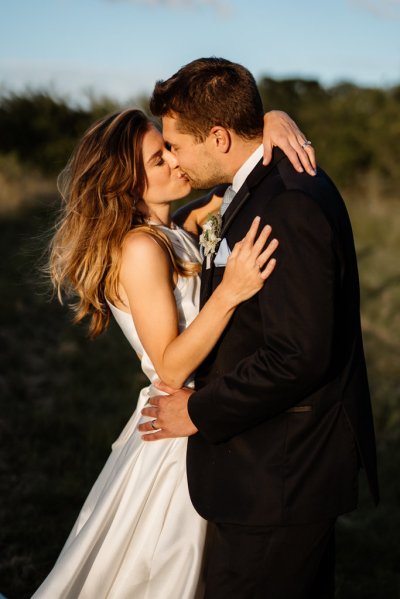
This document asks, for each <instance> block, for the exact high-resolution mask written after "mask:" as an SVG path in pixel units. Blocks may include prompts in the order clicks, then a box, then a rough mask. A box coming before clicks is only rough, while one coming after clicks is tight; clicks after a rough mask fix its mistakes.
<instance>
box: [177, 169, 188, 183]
mask: <svg viewBox="0 0 400 599" xmlns="http://www.w3.org/2000/svg"><path fill="white" fill-rule="evenodd" d="M178 179H183V180H184V181H189V177H188V176H187V175H186V174H185V173H183V172H182V171H181V172H180V173H178Z"/></svg>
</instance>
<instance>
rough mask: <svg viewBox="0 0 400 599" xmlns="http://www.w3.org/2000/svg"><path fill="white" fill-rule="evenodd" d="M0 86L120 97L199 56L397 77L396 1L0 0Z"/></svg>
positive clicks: (334, 76)
mask: <svg viewBox="0 0 400 599" xmlns="http://www.w3.org/2000/svg"><path fill="white" fill-rule="evenodd" d="M0 8H1V13H0V14H1V20H0V85H1V86H2V87H5V88H6V89H12V90H21V89H23V88H24V87H25V86H27V85H29V86H30V87H33V88H36V87H42V88H43V87H45V88H48V87H49V86H50V87H51V88H52V89H53V90H55V91H56V92H58V93H60V94H62V95H66V96H68V97H69V98H70V99H72V100H79V101H81V100H82V98H84V97H85V96H86V95H87V93H88V91H89V90H90V91H92V92H94V93H96V94H106V95H110V96H112V97H115V98H117V99H119V100H122V101H125V100H127V99H128V98H132V97H135V96H137V95H139V94H141V93H145V94H148V93H150V92H151V89H152V86H153V84H154V82H155V80H156V79H165V78H167V77H169V76H170V75H172V74H173V73H174V72H175V71H176V70H177V69H178V68H179V67H180V66H182V65H183V64H185V63H187V62H189V61H190V60H192V59H194V58H198V57H200V56H211V55H216V56H223V57H225V58H229V59H230V60H233V61H236V62H240V63H242V64H244V65H245V66H247V67H248V68H249V69H250V70H251V71H252V72H253V74H254V75H255V76H256V77H257V78H258V77H260V76H261V75H263V74H266V75H270V76H272V77H276V78H282V77H290V76H300V77H305V78H317V79H319V80H320V81H321V82H322V83H324V84H328V85H329V84H331V83H335V82H337V81H343V80H347V81H349V80H350V81H354V82H355V83H358V84H362V85H377V86H386V85H391V84H398V83H400V0H330V1H328V0H325V1H324V0H301V1H299V0H280V1H279V2H278V1H277V0H36V1H33V0H7V1H5V0H0Z"/></svg>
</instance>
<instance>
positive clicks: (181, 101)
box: [150, 57, 264, 142]
mask: <svg viewBox="0 0 400 599" xmlns="http://www.w3.org/2000/svg"><path fill="white" fill-rule="evenodd" d="M150 110H151V111H152V113H153V114H154V115H155V116H170V115H176V116H178V117H179V129H180V130H181V131H182V132H183V133H190V134H192V135H193V136H194V137H195V138H196V139H197V140H198V141H200V142H201V141H204V140H205V139H206V137H207V136H208V134H209V132H210V129H211V128H212V127H213V126H215V125H220V126H222V127H225V128H226V129H231V130H232V131H234V132H235V133H236V134H237V135H239V136H241V137H243V138H245V139H254V138H256V137H259V136H260V135H261V134H262V131H263V116H264V110H263V104H262V100H261V97H260V94H259V91H258V88H257V84H256V81H255V79H254V77H253V75H252V74H251V73H250V71H248V70H247V69H246V68H245V67H243V66H242V65H240V64H236V63H234V62H230V61H229V60H225V59H224V58H215V57H211V58H199V59H197V60H194V61H193V62H190V63H189V64H187V65H185V66H183V67H182V68H181V69H179V71H178V72H177V73H175V75H172V77H170V78H169V79H167V80H166V81H157V83H156V85H155V88H154V91H153V95H152V97H151V99H150Z"/></svg>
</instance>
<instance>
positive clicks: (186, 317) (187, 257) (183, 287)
mask: <svg viewBox="0 0 400 599" xmlns="http://www.w3.org/2000/svg"><path fill="white" fill-rule="evenodd" d="M160 227H161V228H162V231H163V233H165V234H166V235H168V237H169V239H170V241H171V243H172V246H173V249H174V252H175V254H176V255H177V256H178V257H179V258H180V259H181V260H184V261H187V262H201V257H200V252H199V249H198V246H197V244H196V242H195V241H194V239H193V237H192V236H191V235H190V234H189V233H187V232H186V231H184V230H183V229H181V228H180V227H175V228H173V229H172V228H169V227H165V226H162V225H160ZM174 296H175V299H176V306H177V310H178V319H179V332H182V331H183V330H184V329H185V328H187V327H188V326H189V325H190V323H191V322H192V320H193V319H194V318H196V316H197V314H198V311H199V298H200V276H199V275H194V276H191V277H183V276H181V275H178V280H177V283H176V286H175V289H174ZM108 303H109V302H108ZM109 306H110V309H111V312H112V314H113V316H114V318H115V320H116V321H117V323H118V324H119V326H120V327H121V329H122V332H123V333H124V335H125V337H126V338H127V339H128V341H129V343H130V344H131V346H132V347H133V349H134V350H135V352H136V354H137V356H138V358H139V360H140V362H141V366H142V370H143V372H144V374H145V375H146V376H147V377H148V379H149V381H150V382H151V383H153V382H154V381H155V380H156V379H157V378H158V375H157V373H156V370H155V368H154V366H153V364H152V363H151V360H150V358H149V356H148V355H147V353H146V351H145V349H144V347H143V345H142V343H141V341H140V339H139V336H138V334H137V331H136V328H135V324H134V322H133V318H132V316H131V314H129V313H128V312H124V311H123V310H120V309H119V308H117V307H116V306H114V305H113V304H111V303H109ZM189 382H190V381H187V382H186V384H188V383H189Z"/></svg>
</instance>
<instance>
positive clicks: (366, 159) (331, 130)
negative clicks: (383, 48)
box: [259, 78, 400, 193]
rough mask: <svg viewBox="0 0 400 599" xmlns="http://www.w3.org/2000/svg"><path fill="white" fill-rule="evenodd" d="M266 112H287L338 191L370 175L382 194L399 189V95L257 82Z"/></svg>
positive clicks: (347, 85)
mask: <svg viewBox="0 0 400 599" xmlns="http://www.w3.org/2000/svg"><path fill="white" fill-rule="evenodd" d="M259 88H260V92H261V95H262V98H263V101H264V107H265V109H266V110H271V109H272V108H274V109H280V110H285V111H286V112H288V113H289V114H290V115H291V116H292V117H293V118H294V119H295V120H296V121H297V122H298V123H299V125H300V127H301V129H302V130H303V131H304V132H305V133H306V134H307V136H308V137H309V139H311V140H312V142H313V144H314V147H315V148H316V150H317V156H318V162H319V164H320V165H321V166H322V167H323V168H324V169H325V170H327V171H328V173H329V174H330V175H331V176H332V178H333V179H334V180H335V181H336V183H337V184H338V185H340V186H342V187H343V186H350V185H355V184H359V183H360V181H362V179H363V177H364V176H365V174H366V173H368V172H370V171H371V170H373V171H374V172H375V173H376V174H377V175H378V176H379V177H380V180H381V181H382V184H383V185H384V187H385V188H386V191H387V192H390V193H393V192H394V191H395V190H397V188H398V186H399V184H400V169H399V168H398V165H399V162H400V117H399V115H400V92H399V87H394V88H390V89H379V88H361V87H357V86H356V85H353V84H351V83H342V84H340V85H336V86H334V87H331V88H322V87H321V86H320V85H319V83H318V82H317V81H305V80H302V79H287V80H281V81H276V80H273V79H269V78H263V79H261V80H260V82H259Z"/></svg>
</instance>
